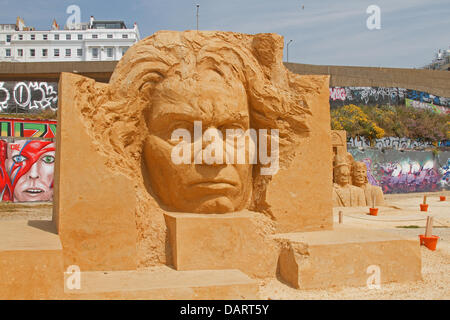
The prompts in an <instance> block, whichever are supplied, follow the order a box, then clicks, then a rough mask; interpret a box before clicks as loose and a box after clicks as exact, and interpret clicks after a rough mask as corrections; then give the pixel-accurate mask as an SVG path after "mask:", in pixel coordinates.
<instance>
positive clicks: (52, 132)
mask: <svg viewBox="0 0 450 320" xmlns="http://www.w3.org/2000/svg"><path fill="white" fill-rule="evenodd" d="M56 123H57V121H56V120H23V119H11V118H0V135H1V137H16V138H19V137H20V138H46V139H51V138H55V137H56Z"/></svg>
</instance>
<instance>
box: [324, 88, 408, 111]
mask: <svg viewBox="0 0 450 320" xmlns="http://www.w3.org/2000/svg"><path fill="white" fill-rule="evenodd" d="M406 94H407V90H406V89H403V88H381V87H331V88H330V106H331V107H332V108H333V107H338V106H344V105H347V104H355V105H362V104H363V105H386V104H390V105H400V104H404V103H405V97H406Z"/></svg>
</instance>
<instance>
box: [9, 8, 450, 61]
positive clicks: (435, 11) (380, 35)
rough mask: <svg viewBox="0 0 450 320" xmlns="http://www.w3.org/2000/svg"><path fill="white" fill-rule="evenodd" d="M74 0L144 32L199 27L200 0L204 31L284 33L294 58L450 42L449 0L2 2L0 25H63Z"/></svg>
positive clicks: (371, 54) (395, 52)
mask: <svg viewBox="0 0 450 320" xmlns="http://www.w3.org/2000/svg"><path fill="white" fill-rule="evenodd" d="M70 4H77V5H78V6H80V8H81V19H82V21H88V19H89V16H90V15H94V16H95V18H96V19H105V20H106V19H119V20H124V21H125V22H126V24H127V25H128V26H132V24H133V22H137V23H138V25H139V29H140V32H141V36H142V37H145V36H149V35H151V34H153V33H154V32H156V31H158V30H162V29H164V30H187V29H195V28H196V17H195V16H196V4H200V29H202V30H225V31H236V32H243V33H260V32H275V33H278V34H281V35H282V36H284V37H285V40H286V41H288V40H291V39H292V40H293V42H292V43H291V45H290V46H289V60H290V61H291V62H299V63H310V64H321V65H356V66H377V67H378V66H383V67H405V68H417V67H421V66H423V65H425V64H427V63H429V62H430V61H431V59H432V58H433V56H434V54H435V52H436V51H437V49H439V48H445V49H449V46H450V0H339V1H337V0H279V1H276V0H272V1H268V0H196V1H191V0H178V1H175V0H129V1H124V0H121V1H118V0H109V1H106V0H89V1H87V0H69V1H66V0H46V1H41V0H0V8H1V10H0V23H14V22H15V18H16V16H18V15H19V16H21V17H23V18H24V19H25V22H26V23H27V25H30V26H34V27H35V28H36V29H44V30H46V29H49V27H50V24H51V22H52V20H53V18H56V20H57V21H58V23H59V24H60V25H64V24H65V22H66V20H67V18H68V16H69V15H68V14H67V13H66V8H67V7H68V6H69V5H70ZM372 4H374V5H378V6H379V7H380V9H381V29H380V30H369V29H367V27H366V20H367V18H368V17H369V14H367V13H366V9H367V7H368V6H369V5H372ZM302 6H304V9H302ZM285 54H286V52H285Z"/></svg>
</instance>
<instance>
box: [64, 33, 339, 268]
mask: <svg viewBox="0 0 450 320" xmlns="http://www.w3.org/2000/svg"><path fill="white" fill-rule="evenodd" d="M282 56H283V38H282V37H281V36H278V35H275V34H257V35H246V34H239V33H230V32H208V31H205V32H196V31H186V32H173V31H161V32H157V33H156V34H154V35H153V36H151V37H148V38H146V39H144V40H142V41H140V42H139V43H137V44H136V45H134V46H133V47H132V48H130V49H129V50H128V51H127V54H126V55H125V56H124V57H123V58H122V59H121V60H120V62H119V63H118V65H117V67H116V69H115V70H114V73H113V75H112V77H111V79H110V82H109V83H108V84H102V83H96V82H95V81H93V80H91V79H89V78H85V77H79V76H76V75H66V74H64V75H63V76H64V77H65V78H66V79H68V80H66V82H65V83H66V87H64V83H63V81H62V83H61V85H62V87H61V88H62V90H60V92H61V95H62V97H61V99H62V100H63V101H62V108H63V109H65V110H62V111H61V112H60V113H62V114H63V116H62V118H61V122H62V123H64V121H65V120H64V117H67V119H69V118H70V119H74V118H80V117H81V118H80V120H81V123H82V128H81V129H80V130H81V131H83V132H85V133H86V135H85V136H83V139H84V140H86V141H89V143H88V144H86V145H87V146H88V147H89V148H88V149H89V150H86V152H85V154H89V155H90V156H92V157H96V158H99V160H98V161H99V163H100V162H101V163H104V164H105V168H101V169H100V168H96V169H95V170H96V172H92V173H86V175H89V177H90V178H89V179H90V180H91V183H92V185H95V184H97V182H96V181H95V179H97V175H98V172H99V171H102V172H103V171H104V173H102V174H101V176H108V177H117V179H118V181H114V179H99V180H100V181H99V182H98V183H100V184H102V188H105V189H108V192H107V193H108V194H111V195H113V194H117V195H119V194H123V195H125V198H126V201H124V202H123V203H122V202H120V198H123V197H124V196H122V197H117V196H116V197H114V196H111V201H113V202H120V203H117V204H115V205H114V206H118V207H120V208H123V209H121V210H120V212H121V214H122V216H123V217H121V218H120V219H124V220H126V222H124V223H123V224H121V226H120V229H122V231H123V232H122V236H121V239H120V238H117V240H116V241H117V242H116V241H115V240H111V238H110V237H106V236H105V239H104V241H105V246H106V245H107V244H106V243H109V242H111V241H114V242H115V244H114V246H117V247H118V248H124V247H127V248H128V250H133V248H134V250H137V251H135V255H134V257H133V255H130V254H128V255H127V254H126V253H125V251H124V252H123V259H122V260H120V261H118V260H116V259H118V255H115V256H114V258H113V257H111V258H112V259H114V263H113V262H112V261H109V262H107V261H108V259H107V257H106V256H103V257H104V259H103V261H104V264H102V266H100V265H99V264H98V263H97V264H95V263H94V262H93V261H92V260H89V259H87V260H86V261H85V262H86V266H87V267H89V268H90V267H94V265H95V268H100V267H103V266H106V265H108V266H109V263H113V264H114V265H116V263H117V264H118V265H119V266H120V267H121V268H122V267H127V268H132V267H133V266H135V265H137V266H142V267H145V266H152V265H158V264H161V263H173V264H174V265H176V266H177V267H178V268H183V266H182V265H183V263H182V262H181V261H182V260H183V259H181V258H179V257H180V256H181V254H182V250H183V249H181V247H182V246H183V245H185V244H186V242H183V243H180V242H177V241H176V239H175V238H176V237H178V233H179V232H182V230H184V229H183V228H180V227H179V226H178V227H177V224H179V223H186V224H187V223H191V222H192V221H194V220H195V221H197V222H196V223H197V227H198V228H200V227H201V228H203V227H205V226H208V225H209V223H211V225H210V226H209V228H212V229H211V230H213V229H214V228H216V229H217V228H219V227H218V226H217V225H215V224H216V223H219V224H223V225H224V226H223V228H224V229H225V231H224V232H223V234H228V233H227V231H226V230H229V228H228V227H225V225H227V224H228V223H229V221H230V218H231V219H238V218H239V217H240V218H239V219H241V218H242V219H246V221H247V225H248V226H249V227H251V228H254V229H253V232H249V231H242V232H244V233H246V234H252V233H253V234H255V237H256V236H259V237H260V238H261V241H263V242H265V243H266V244H265V248H266V249H267V250H266V249H265V250H261V251H260V252H262V253H263V255H264V254H265V253H264V251H266V253H267V255H271V256H272V252H273V251H274V250H277V249H276V248H277V245H276V244H275V243H273V241H272V240H270V239H269V237H270V235H271V234H273V233H274V232H275V231H277V232H291V231H299V230H319V229H330V228H331V225H332V216H331V214H332V212H331V208H332V203H331V199H330V198H329V194H331V187H332V186H331V184H327V185H324V184H323V183H322V182H321V180H320V179H319V177H325V176H329V178H328V179H330V181H331V148H328V147H329V146H330V129H329V124H328V123H327V122H329V112H327V111H326V110H327V108H328V106H327V97H326V96H327V87H328V76H300V75H297V74H293V73H291V72H289V71H288V70H287V69H286V68H285V66H284V65H283V62H282ZM65 88H66V89H67V91H65ZM71 90H72V91H73V93H70V91H71ZM66 93H68V94H69V95H71V97H69V98H65V99H64V95H65V94H66ZM64 103H67V104H68V105H67V106H64ZM64 112H67V114H66V115H64ZM69 113H72V114H69ZM67 121H69V120H67ZM71 121H72V122H71V126H72V127H73V126H76V124H75V123H74V121H73V120H71ZM59 128H62V130H63V131H64V127H61V126H60V127H59ZM180 129H181V130H182V131H177V130H180ZM230 129H231V130H241V132H243V133H244V134H243V136H242V135H241V134H236V135H237V136H236V135H235V136H232V141H234V142H235V144H234V145H233V147H234V148H232V149H234V150H232V151H234V154H233V152H231V153H230V150H229V145H230V143H229V140H228V132H227V130H230ZM251 130H254V133H255V134H254V135H252V133H251ZM275 130H277V131H278V132H277V134H275V132H274V131H275ZM177 132H178V133H180V132H181V133H180V134H178V135H176V134H177ZM61 134H62V136H63V137H67V140H65V141H66V142H64V141H63V142H62V143H66V144H71V143H72V142H71V137H69V136H68V135H67V136H64V133H63V132H62V133H61ZM174 134H175V136H174ZM208 135H209V138H211V137H212V139H211V140H208ZM240 138H243V140H240V141H243V144H244V148H243V149H244V150H243V151H244V156H243V157H241V160H244V163H242V161H241V160H239V152H240V151H241V150H242V148H241V149H239V150H238V149H237V145H239V142H238V140H239V139H240ZM80 139H81V138H80ZM217 140H223V144H222V147H223V152H222V150H219V149H220V148H219V149H217V148H213V150H214V151H212V152H210V155H212V157H213V158H214V160H217V161H215V162H214V163H208V159H206V158H207V157H205V155H208V152H209V151H211V150H209V149H208V148H209V147H210V146H211V145H212V144H213V143H212V142H213V141H214V142H216V141H217ZM181 142H182V144H181V145H180V143H181ZM264 142H265V143H266V148H261V145H262V143H264ZM76 143H78V142H76ZM91 145H92V147H91ZM177 147H180V148H179V149H177V150H178V151H176V152H175V155H177V156H180V158H179V159H175V161H174V159H173V155H174V150H175V149H174V148H177ZM327 148H328V149H327ZM208 150H209V151H208ZM63 151H64V148H63ZM65 152H66V153H65V154H62V155H61V157H62V158H64V161H66V162H64V163H66V164H67V166H68V165H69V163H71V162H74V161H76V157H77V155H76V154H74V153H72V152H71V150H68V149H65ZM261 152H266V155H268V160H269V161H261V159H262V158H263V157H262V156H263V154H262V153H261ZM69 153H70V154H69ZM219 153H220V156H218V154H219ZM187 154H188V155H187ZM252 155H253V157H252ZM85 156H86V155H85ZM242 158H243V159H242ZM266 158H267V157H266ZM325 158H327V159H330V168H329V169H326V170H325V171H323V170H322V168H318V167H315V166H314V163H317V162H318V161H320V160H321V159H325ZM255 159H256V161H255ZM219 160H220V161H219ZM233 160H234V161H233ZM61 163H63V162H61ZM59 169H60V171H61V172H62V171H64V170H65V169H64V168H61V167H60V168H59ZM264 170H265V171H264ZM57 171H58V169H57ZM306 171H308V172H309V175H302V174H301V172H306ZM324 172H325V173H324ZM267 173H269V174H267ZM78 176H79V174H78ZM119 177H120V178H119ZM80 178H81V176H80ZM93 179H94V180H93ZM119 180H120V181H119ZM80 183H81V181H80ZM119 184H120V185H122V186H121V187H119V188H118V187H117V185H119ZM73 188H74V184H73V183H72V185H71V189H70V190H69V189H67V190H62V189H59V197H58V196H57V197H56V202H57V203H58V204H60V206H59V207H58V209H56V210H55V221H57V225H58V227H59V228H60V229H65V228H67V229H66V230H67V231H66V232H64V233H65V234H66V235H69V234H71V235H72V236H70V237H69V236H67V238H66V239H67V241H68V242H72V241H73V242H76V241H77V240H76V237H77V236H78V235H79V234H80V232H79V230H78V229H77V228H78V227H77V226H74V225H73V224H69V223H67V222H64V221H63V220H64V219H63V218H62V215H61V214H60V213H62V212H65V213H64V214H65V215H66V216H67V215H69V214H68V213H67V212H69V211H68V210H64V209H63V207H64V206H66V205H65V204H67V203H69V202H71V201H73V202H74V203H76V201H77V199H78V197H76V196H74V195H73V190H74V189H73ZM116 190H117V191H116ZM77 192H80V193H82V194H86V197H88V198H91V197H93V194H95V193H98V192H99V189H98V188H97V189H95V190H94V188H93V190H91V191H89V192H88V191H87V189H86V185H85V184H84V185H80V190H77ZM103 194H104V193H102V195H103ZM317 196H319V197H320V200H317V199H315V198H316V197H317ZM286 197H287V199H288V201H287V200H286ZM62 198H64V199H65V200H64V201H62ZM69 199H70V201H69ZM111 201H106V200H105V202H106V203H107V204H108V206H109V207H110V206H112V205H111V203H112V202H111ZM96 202H97V204H99V201H98V199H97V200H96ZM84 203H85V204H86V205H87V202H84ZM99 207H100V211H101V208H102V207H103V205H97V208H99ZM302 208H305V209H304V210H302ZM89 210H91V209H89ZM82 211H83V210H82ZM97 212H98V214H99V215H101V214H100V212H99V210H98V209H97ZM183 213H185V214H187V215H183ZM75 214H79V213H74V218H75ZM102 214H104V215H105V217H107V219H111V217H110V216H109V213H108V212H107V210H105V212H104V213H102ZM189 214H198V215H197V216H192V215H191V216H189ZM218 214H221V215H222V216H218ZM232 214H233V215H232ZM204 215H208V216H209V217H206V216H204ZM125 217H126V218H125ZM187 217H189V219H188V218H187ZM90 219H92V217H90ZM118 219H119V218H118ZM120 219H119V220H120ZM66 220H67V218H66ZM248 220H250V222H249V221H248ZM134 221H135V222H134ZM218 221H220V222H218ZM241 223H242V225H245V223H244V222H239V223H237V224H236V225H240V224H241ZM132 224H135V228H133V229H132V228H131V225H132ZM213 225H214V226H213ZM253 225H254V226H253ZM171 228H173V230H172V232H171V230H170V229H171ZM168 229H169V230H168ZM232 230H234V229H232ZM111 232H113V231H111ZM114 232H115V231H114ZM196 232H197V233H201V232H207V231H201V230H197V231H196ZM211 232H212V231H211ZM102 233H105V231H102V232H101V233H100V234H102ZM219 233H220V232H219ZM214 234H215V232H214ZM233 237H234V236H233ZM119 239H120V240H119ZM64 240H65V239H64V237H63V243H64ZM133 240H135V244H134V245H133ZM194 240H195V239H192V241H194ZM200 240H201V239H199V241H200ZM220 241H222V242H223V243H221V244H220V246H222V247H223V250H225V249H226V248H227V245H226V244H225V243H226V241H231V240H226V239H223V240H220ZM240 241H241V240H240ZM246 241H252V240H249V239H247V240H246ZM210 242H211V243H213V242H214V240H213V239H210ZM170 243H172V245H171V244H170ZM175 245H178V247H177V248H176V249H175V248H174V247H175ZM96 246H97V248H98V250H99V254H100V248H99V247H98V243H97V244H96ZM195 247H196V245H192V247H189V248H192V249H193V250H194V249H195ZM197 247H198V246H197ZM186 250H188V249H186ZM189 250H190V249H189ZM251 250H254V251H255V254H256V252H258V250H256V248H254V249H251ZM268 251H269V252H268ZM218 252H219V251H218ZM227 254H229V253H227ZM248 257H249V259H250V260H251V258H250V257H251V255H248ZM178 258H179V259H178ZM73 259H74V260H75V257H73ZM77 259H78V258H77ZM205 259H206V258H205ZM232 259H235V258H232ZM236 259H240V258H238V256H236ZM191 260H192V259H191ZM225 260H226V259H225ZM225 260H224V259H215V261H216V262H215V263H219V262H223V261H225ZM260 260H261V261H265V262H261V263H264V264H269V263H270V264H275V265H276V257H275V258H268V257H265V258H263V259H260ZM201 261H202V259H199V260H198V263H200V262H201ZM191 262H192V261H191ZM78 263H80V262H78ZM249 263H251V262H250V261H249ZM184 265H185V264H184ZM86 266H85V267H86ZM185 266H186V265H185ZM186 268H187V267H186ZM254 268H255V269H257V268H258V267H257V266H256V265H255V266H254ZM267 269H268V267H260V268H259V270H267ZM271 272H272V271H271ZM273 272H275V271H273ZM273 272H272V273H273ZM258 273H259V274H264V273H265V274H267V272H266V271H263V272H261V271H258Z"/></svg>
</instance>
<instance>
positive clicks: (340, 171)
mask: <svg viewBox="0 0 450 320" xmlns="http://www.w3.org/2000/svg"><path fill="white" fill-rule="evenodd" d="M331 137H332V148H333V159H334V169H333V179H334V180H333V181H334V184H333V206H334V207H341V206H342V207H355V206H383V205H384V204H385V202H384V195H383V191H382V189H381V188H380V187H378V186H373V185H371V184H370V183H369V182H368V179H367V170H368V169H367V166H366V164H365V163H364V162H359V161H355V160H354V158H353V156H352V155H351V153H349V152H347V144H346V141H347V134H346V132H345V131H344V130H332V132H331ZM338 180H340V181H341V183H339V182H338ZM349 185H352V186H354V187H356V188H360V189H362V191H363V194H364V201H363V200H362V199H361V198H362V197H361V191H357V189H355V188H350V187H349ZM350 189H352V191H351V192H350ZM350 194H352V196H350ZM352 199H353V200H352Z"/></svg>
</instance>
